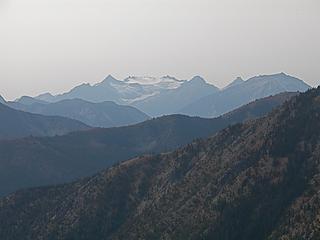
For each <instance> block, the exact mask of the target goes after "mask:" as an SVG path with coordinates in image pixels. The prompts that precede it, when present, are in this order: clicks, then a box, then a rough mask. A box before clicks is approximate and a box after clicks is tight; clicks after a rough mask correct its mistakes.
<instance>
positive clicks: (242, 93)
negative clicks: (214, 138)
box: [36, 73, 310, 117]
mask: <svg viewBox="0 0 320 240" xmlns="http://www.w3.org/2000/svg"><path fill="white" fill-rule="evenodd" d="M309 88H310V86H309V85H307V84H306V83H304V82H303V81H302V80H300V79H298V78H294V77H291V76H289V75H286V74H284V73H280V74H273V75H262V76H257V77H253V78H250V79H248V80H246V81H244V80H243V79H242V78H240V77H239V78H237V79H236V80H235V81H233V82H232V83H231V84H229V85H228V86H226V87H225V88H223V89H221V90H220V89H218V88H217V87H215V86H214V85H212V84H210V83H208V82H207V81H205V80H204V79H203V78H201V77H200V76H195V77H193V78H192V79H191V80H188V81H187V80H178V79H176V78H174V77H171V76H164V77H161V78H155V77H135V76H131V77H128V78H126V79H124V80H122V81H121V80H117V79H115V78H114V77H112V76H111V75H109V76H108V77H106V78H105V79H104V80H103V81H102V82H100V83H97V84H94V85H90V84H82V85H79V86H77V87H75V88H73V89H71V90H70V91H69V92H67V93H64V94H60V95H56V96H52V95H51V94H48V93H47V94H42V95H39V96H38V97H36V99H39V100H43V101H48V102H57V101H61V100H64V99H73V98H79V99H83V100H86V101H91V102H103V101H113V102H116V103H118V104H124V105H130V106H133V107H136V108H138V109H139V110H141V111H142V112H144V113H146V114H147V115H149V116H151V117H155V116H162V115H168V114H187V115H190V116H200V117H216V116H219V115H221V114H224V113H226V112H229V111H232V110H234V109H236V108H237V107H239V106H241V105H244V104H247V103H249V102H251V101H254V100H255V99H259V98H263V97H267V96H269V95H275V94H278V93H281V92H293V91H300V92H304V91H306V90H307V89H309Z"/></svg>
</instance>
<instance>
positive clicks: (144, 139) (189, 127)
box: [0, 93, 297, 195]
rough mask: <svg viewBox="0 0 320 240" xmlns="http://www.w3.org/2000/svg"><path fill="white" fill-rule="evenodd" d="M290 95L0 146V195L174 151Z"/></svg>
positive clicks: (278, 103) (290, 94) (15, 141)
mask: <svg viewBox="0 0 320 240" xmlns="http://www.w3.org/2000/svg"><path fill="white" fill-rule="evenodd" d="M296 94H297V93H284V94H280V95H277V96H271V97H268V98H265V99H261V100H258V101H255V102H253V103H251V104H249V105H246V106H243V107H242V108H240V109H238V110H237V111H234V112H231V113H229V114H227V115H224V116H221V117H219V118H215V119H202V118H199V117H188V116H183V115H171V116H165V117H161V118H157V119H153V120H149V121H146V122H143V123H140V124H137V125H133V126H127V127H119V128H109V129H93V130H89V131H84V132H75V133H70V134H68V135H65V136H57V137H51V138H35V137H31V138H24V139H18V140H14V141H3V142H0V156H1V157H0V166H1V168H0V195H5V194H8V193H10V192H13V191H15V190H17V189H21V188H26V187H31V186H41V185H47V184H57V183H63V182H68V181H72V180H75V179H77V178H79V177H84V176H89V175H91V174H94V173H96V172H98V171H100V170H102V169H104V168H106V167H109V166H111V165H113V164H115V163H118V162H120V161H123V160H126V159H129V158H132V157H135V156H139V155H142V154H153V153H161V152H167V151H171V150H174V149H176V148H178V147H181V146H183V145H185V144H188V143H190V142H191V141H192V140H194V139H196V138H203V137H208V136H209V135H212V134H215V133H216V132H217V131H219V130H221V129H223V128H225V127H227V126H229V125H231V124H235V123H239V122H243V121H246V120H249V119H254V118H257V117H260V116H263V115H264V114H266V113H268V112H270V111H271V110H272V109H274V108H275V107H277V106H279V105H280V104H282V103H283V102H284V101H286V100H288V99H290V98H291V97H292V96H295V95H296Z"/></svg>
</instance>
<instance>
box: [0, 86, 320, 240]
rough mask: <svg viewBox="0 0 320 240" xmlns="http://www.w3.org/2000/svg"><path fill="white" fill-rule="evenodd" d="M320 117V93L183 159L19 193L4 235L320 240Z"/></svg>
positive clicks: (187, 150) (130, 165)
mask: <svg viewBox="0 0 320 240" xmlns="http://www.w3.org/2000/svg"><path fill="white" fill-rule="evenodd" d="M267 106H268V104H267ZM319 113H320V88H318V89H313V90H310V91H308V92H307V93H305V94H301V95H299V96H298V97H294V98H293V99H292V100H291V101H289V102H287V103H285V104H284V105H283V106H282V107H280V108H278V109H276V110H274V111H272V112H271V113H270V114H269V115H268V116H267V117H263V118H261V119H258V120H254V121H249V122H247V123H244V124H237V125H234V126H231V127H228V128H226V129H224V130H222V131H221V132H219V133H218V134H216V135H214V136H213V137H210V138H209V139H207V140H198V141H195V142H193V143H192V144H189V145H187V146H186V147H184V148H181V149H179V150H176V151H174V152H171V153H164V154H160V155H156V156H145V157H139V158H135V159H132V160H130V161H126V162H124V163H121V164H119V165H117V166H114V167H112V168H110V169H108V170H106V171H104V172H101V173H99V174H97V175H95V176H93V177H91V178H87V179H83V180H80V181H77V182H75V183H72V184H65V185H61V186H53V187H46V188H38V189H31V190H26V191H21V192H18V193H15V194H13V195H11V196H9V197H6V198H4V199H2V200H1V201H0V224H1V228H0V238H1V239H4V240H7V239H8V240H9V239H10V240H16V239H17V240H20V239H26V240H28V239H42V240H49V239H61V240H67V239H68V240H71V239H72V240H73V239H77V240H81V239H91V240H100V239H191V240H198V239H199V240H200V239H202V240H203V239H204V240H206V239H208V240H209V239H223V240H248V239H257V240H258V239H259V240H267V239H268V240H276V239H312V240H313V239H314V240H316V239H319V236H320V230H319V217H320V204H319V203H320V201H319V199H320V195H319V193H320V189H319V186H320V185H319V175H320V172H319V169H320V165H319V158H320V145H319V142H320V114H319ZM200 126H201V125H200ZM166 139H172V138H166ZM38 144H39V145H40V143H35V144H34V145H38Z"/></svg>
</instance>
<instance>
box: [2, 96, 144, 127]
mask: <svg viewBox="0 0 320 240" xmlns="http://www.w3.org/2000/svg"><path fill="white" fill-rule="evenodd" d="M7 105H8V106H10V107H12V108H15V109H18V110H23V111H27V112H31V113H37V114H42V115H46V116H62V117H67V118H71V119H75V120H78V121H81V122H83V123H85V124H87V125H89V126H92V127H104V128H109V127H120V126H126V125H132V124H136V123H139V122H143V121H145V120H148V119H149V118H150V117H149V116H148V115H146V114H145V113H143V112H141V111H140V110H138V109H136V108H134V107H131V106H123V105H118V104H116V103H114V102H110V101H108V102H100V103H92V102H88V101H85V100H82V99H66V100H61V101H59V102H54V103H49V102H45V101H43V100H39V99H35V98H31V97H27V96H24V97H22V98H20V99H18V100H17V101H14V102H7Z"/></svg>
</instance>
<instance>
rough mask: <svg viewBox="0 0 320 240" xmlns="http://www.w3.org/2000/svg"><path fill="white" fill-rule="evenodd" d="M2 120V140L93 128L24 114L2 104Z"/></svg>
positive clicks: (0, 113) (67, 120) (0, 107)
mask: <svg viewBox="0 0 320 240" xmlns="http://www.w3.org/2000/svg"><path fill="white" fill-rule="evenodd" d="M0 119H1V121H0V140H3V139H15V138H21V137H28V136H56V135H63V134H66V133H70V132H73V131H80V130H88V129H90V128H91V127H89V126H88V125H86V124H84V123H82V122H79V121H76V120H72V119H68V118H65V117H54V116H52V117H49V116H43V115H39V114H32V113H28V112H23V111H19V110H15V109H13V108H10V107H8V106H6V105H4V104H2V103H0Z"/></svg>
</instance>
